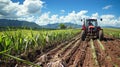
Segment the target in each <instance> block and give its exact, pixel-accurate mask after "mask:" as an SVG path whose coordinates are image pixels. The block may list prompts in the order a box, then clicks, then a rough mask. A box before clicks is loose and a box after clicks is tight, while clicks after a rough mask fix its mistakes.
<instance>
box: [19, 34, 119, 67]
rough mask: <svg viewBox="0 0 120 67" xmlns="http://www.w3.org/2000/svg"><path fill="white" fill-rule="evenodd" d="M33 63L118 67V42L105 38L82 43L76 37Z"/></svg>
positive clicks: (48, 66)
mask: <svg viewBox="0 0 120 67" xmlns="http://www.w3.org/2000/svg"><path fill="white" fill-rule="evenodd" d="M33 63H35V64H38V65H40V66H42V67H120V40H119V39H115V38H111V37H109V36H105V38H104V40H103V41H99V40H98V39H90V41H82V40H81V38H80V35H77V36H76V37H74V38H72V39H71V40H69V41H66V42H64V43H61V44H60V45H58V46H57V47H56V48H54V49H52V50H50V51H48V52H47V53H45V54H43V55H38V57H37V59H36V60H35V61H34V62H33ZM17 67H23V66H21V65H18V66H17ZM24 67H29V66H24ZM31 67H32V66H31Z"/></svg>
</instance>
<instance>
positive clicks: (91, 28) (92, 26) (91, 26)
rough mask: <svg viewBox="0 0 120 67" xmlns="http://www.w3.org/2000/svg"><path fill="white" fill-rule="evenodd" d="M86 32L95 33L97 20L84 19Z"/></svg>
mask: <svg viewBox="0 0 120 67" xmlns="http://www.w3.org/2000/svg"><path fill="white" fill-rule="evenodd" d="M85 23H86V28H87V29H86V30H87V32H95V31H96V30H97V26H98V24H97V19H86V22H85Z"/></svg>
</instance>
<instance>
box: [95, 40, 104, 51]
mask: <svg viewBox="0 0 120 67" xmlns="http://www.w3.org/2000/svg"><path fill="white" fill-rule="evenodd" d="M97 41H98V43H99V45H100V47H101V49H102V50H105V48H104V46H103V45H102V43H101V42H100V40H99V39H97Z"/></svg>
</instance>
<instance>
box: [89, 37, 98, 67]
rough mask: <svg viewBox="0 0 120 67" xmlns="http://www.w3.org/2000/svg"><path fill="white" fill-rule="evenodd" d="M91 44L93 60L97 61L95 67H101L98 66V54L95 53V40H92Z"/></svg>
mask: <svg viewBox="0 0 120 67" xmlns="http://www.w3.org/2000/svg"><path fill="white" fill-rule="evenodd" d="M90 44H91V50H92V55H93V59H94V61H95V66H98V67H99V64H98V61H97V56H96V52H95V47H94V44H93V40H92V39H91V40H90Z"/></svg>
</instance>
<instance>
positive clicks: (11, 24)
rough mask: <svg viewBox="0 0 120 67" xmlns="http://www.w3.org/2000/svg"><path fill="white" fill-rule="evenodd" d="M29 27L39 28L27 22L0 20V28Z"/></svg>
mask: <svg viewBox="0 0 120 67" xmlns="http://www.w3.org/2000/svg"><path fill="white" fill-rule="evenodd" d="M8 26H9V27H30V28H41V27H40V26H39V25H38V24H36V23H34V22H28V21H18V20H7V19H0V27H8Z"/></svg>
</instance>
